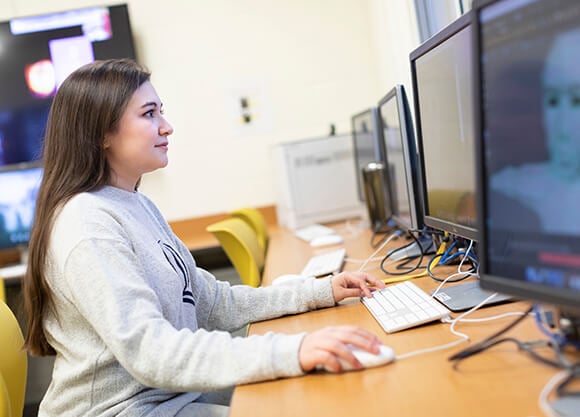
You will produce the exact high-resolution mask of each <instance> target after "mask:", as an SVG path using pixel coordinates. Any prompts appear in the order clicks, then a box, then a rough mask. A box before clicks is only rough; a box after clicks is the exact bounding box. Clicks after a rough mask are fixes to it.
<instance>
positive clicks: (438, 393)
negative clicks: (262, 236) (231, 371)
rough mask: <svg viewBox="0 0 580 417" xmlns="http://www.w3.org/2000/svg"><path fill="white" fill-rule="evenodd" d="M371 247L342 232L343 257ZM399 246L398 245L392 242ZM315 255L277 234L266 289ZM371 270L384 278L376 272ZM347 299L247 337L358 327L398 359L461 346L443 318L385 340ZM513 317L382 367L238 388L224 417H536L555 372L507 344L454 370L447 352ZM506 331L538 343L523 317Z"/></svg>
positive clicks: (256, 328) (472, 327) (520, 307)
mask: <svg viewBox="0 0 580 417" xmlns="http://www.w3.org/2000/svg"><path fill="white" fill-rule="evenodd" d="M369 242H370V234H369V233H368V232H363V233H361V234H360V235H359V236H356V237H354V238H349V237H348V236H345V247H346V249H347V254H348V256H349V257H350V258H360V259H365V258H366V256H368V255H369V254H370V253H372V252H373V250H372V249H371V247H370V244H369ZM401 245H402V242H401V241H399V242H398V243H395V246H401ZM312 253H313V250H312V248H311V247H310V246H309V245H308V244H306V243H304V242H302V241H300V240H299V239H297V238H296V237H294V236H293V235H292V233H291V232H289V231H286V230H284V229H277V230H273V231H272V232H271V238H270V246H269V250H268V257H267V266H266V270H265V276H264V283H265V285H267V284H268V283H269V282H271V280H272V279H273V277H276V276H277V275H279V274H282V273H288V272H297V271H298V270H300V267H301V266H302V265H304V262H305V260H306V259H307V258H308V257H309V256H311V254H312ZM357 267H358V265H357V264H353V263H347V264H346V265H345V269H351V270H355V269H357ZM371 272H372V273H373V274H375V275H376V276H381V277H383V276H384V274H383V273H382V272H381V271H380V270H379V269H376V270H375V271H374V272H373V271H371ZM442 275H443V273H442ZM414 282H415V283H417V284H418V285H419V286H421V287H422V288H424V289H432V288H435V287H436V283H435V282H434V281H433V280H431V279H430V278H419V279H415V280H414ZM345 301H346V302H344V303H343V304H341V305H340V306H337V307H334V308H329V309H323V310H317V311H313V312H309V313H306V314H300V315H296V316H289V317H283V318H280V319H275V320H269V321H265V322H261V323H256V324H252V325H251V327H250V334H263V333H265V332H266V331H276V332H286V333H294V332H301V331H305V330H306V331H310V330H315V329H319V328H321V327H324V326H327V325H337V324H356V325H359V326H362V327H364V328H366V329H368V330H370V331H372V332H374V333H375V334H377V335H379V336H380V337H381V339H382V340H383V341H384V343H385V344H388V345H390V346H391V347H393V349H394V350H395V352H396V353H397V354H403V353H407V352H411V351H415V350H417V349H421V348H428V347H435V346H438V345H442V344H445V343H449V342H451V341H454V340H457V337H456V336H454V335H453V334H451V332H450V331H449V327H450V326H449V324H443V323H440V322H436V323H433V324H429V325H425V326H421V327H418V328H414V329H408V330H404V331H401V332H398V333H393V334H387V333H385V332H384V331H383V330H382V329H381V328H380V327H379V325H378V324H377V323H376V322H375V320H374V319H373V318H372V316H371V315H370V313H369V312H368V311H367V310H366V308H365V307H364V306H363V305H362V304H361V303H360V302H359V300H358V299H352V300H345ZM527 307H528V304H527V303H524V302H517V303H510V304H504V305H501V306H496V307H488V308H484V309H481V310H480V311H477V312H475V313H473V314H472V315H471V316H473V317H489V316H492V315H495V314H498V313H501V312H507V311H521V312H523V311H525V310H526V309H527ZM455 316H456V315H454V317H455ZM471 316H470V317H471ZM512 320H514V317H513V316H512V317H508V318H503V319H498V320H494V321H489V322H483V323H477V324H476V323H460V324H458V325H457V326H456V330H458V331H460V332H464V333H466V334H468V335H469V336H470V337H471V341H470V342H464V343H461V344H459V345H457V346H455V347H452V348H449V349H445V350H441V351H437V352H432V353H427V354H422V355H418V356H414V357H409V358H407V359H401V360H400V361H396V362H394V363H391V364H388V365H385V366H383V367H379V368H374V369H367V370H363V371H357V372H347V373H343V374H326V373H312V374H308V375H306V376H304V377H299V378H288V379H280V380H276V381H270V382H262V383H255V384H249V385H243V386H239V387H237V388H236V389H235V391H234V396H233V399H232V403H231V412H230V416H231V417H247V416H252V417H259V416H333V417H337V416H348V417H353V416H381V417H384V416H430V417H438V416H441V417H443V416H445V417H451V416H457V417H468V416H469V417H479V416H481V417H490V416H522V417H528V416H542V415H543V413H542V412H541V410H540V408H539V406H538V396H539V394H540V392H541V390H542V388H543V387H544V385H545V384H546V383H547V382H548V380H549V379H550V378H551V377H552V376H553V375H554V374H555V373H556V371H555V370H554V369H552V368H549V367H548V366H545V365H542V364H539V363H538V362H536V361H534V360H532V359H531V358H529V357H528V356H527V355H526V354H525V353H522V352H519V351H518V350H517V349H516V347H515V345H513V344H507V343H506V344H501V345H499V346H497V347H494V348H492V349H489V350H487V351H485V352H482V353H480V354H478V355H475V356H473V357H471V358H468V359H466V360H464V361H463V362H461V364H460V365H459V367H458V368H457V369H456V370H455V369H454V368H453V366H452V364H451V363H450V362H449V361H448V360H447V358H448V357H449V356H450V355H451V354H452V353H454V352H457V351H459V350H461V349H464V348H465V347H467V346H469V344H470V343H472V342H476V341H479V340H481V339H483V338H485V337H487V336H489V335H491V334H492V333H494V332H495V331H497V330H499V329H500V328H503V327H504V326H506V325H507V324H508V323H510V322H511V321H512ZM507 335H513V336H515V337H517V338H519V339H521V340H525V341H529V340H537V339H542V338H543V336H542V334H541V333H540V331H539V330H538V329H537V327H536V325H535V324H534V322H533V319H532V318H527V319H525V320H524V321H523V322H522V323H520V324H519V325H518V326H516V328H514V329H512V331H510V332H509V333H507Z"/></svg>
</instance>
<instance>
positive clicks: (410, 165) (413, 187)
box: [377, 84, 423, 231]
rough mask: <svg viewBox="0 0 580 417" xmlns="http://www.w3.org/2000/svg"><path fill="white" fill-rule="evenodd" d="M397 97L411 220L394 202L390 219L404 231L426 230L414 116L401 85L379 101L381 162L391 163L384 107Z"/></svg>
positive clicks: (396, 86) (386, 164)
mask: <svg viewBox="0 0 580 417" xmlns="http://www.w3.org/2000/svg"><path fill="white" fill-rule="evenodd" d="M393 99H394V100H395V102H396V104H397V113H398V117H399V126H400V129H401V145H402V149H403V163H404V167H405V176H406V178H405V185H406V187H407V194H408V197H409V211H410V217H411V223H410V224H409V223H408V221H407V219H405V218H403V217H401V216H400V215H399V208H398V207H397V204H396V203H395V202H393V203H392V206H393V215H392V216H391V219H392V220H393V221H394V222H395V224H396V225H397V226H398V227H399V228H400V229H401V230H404V231H419V230H422V229H423V204H422V202H421V185H420V180H421V178H420V175H418V174H419V170H418V156H417V148H416V143H415V134H414V129H413V119H412V117H411V109H410V107H409V103H408V100H407V95H406V93H405V87H404V86H403V85H402V84H397V85H395V86H394V87H393V88H392V89H391V90H390V91H389V92H388V93H387V94H386V95H385V96H384V97H383V98H381V99H380V100H379V102H378V104H377V113H378V118H379V124H380V129H381V131H382V134H381V136H382V137H383V142H382V146H381V150H382V152H383V154H382V157H381V158H382V161H383V163H385V166H389V164H388V161H389V158H388V149H387V146H386V144H385V139H384V138H385V135H384V127H383V125H382V124H383V118H382V114H381V107H382V106H383V105H385V104H386V103H388V102H389V101H391V100H393Z"/></svg>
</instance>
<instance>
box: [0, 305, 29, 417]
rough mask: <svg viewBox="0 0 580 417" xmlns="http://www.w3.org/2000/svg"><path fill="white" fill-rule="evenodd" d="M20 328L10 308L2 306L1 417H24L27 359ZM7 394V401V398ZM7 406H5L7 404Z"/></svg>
mask: <svg viewBox="0 0 580 417" xmlns="http://www.w3.org/2000/svg"><path fill="white" fill-rule="evenodd" d="M23 345H24V338H23V337H22V331H21V330H20V325H19V324H18V321H17V320H16V317H15V316H14V314H13V313H12V311H11V310H10V308H9V307H8V306H7V305H6V303H4V302H0V377H1V379H2V381H0V385H4V384H5V387H4V388H2V387H0V390H2V391H3V393H0V397H2V400H0V417H22V412H23V410H24V393H25V391H26V372H27V368H28V358H27V356H26V351H25V350H24V349H23ZM4 394H7V399H6V398H4V397H5V395H4ZM6 400H7V404H3V402H6Z"/></svg>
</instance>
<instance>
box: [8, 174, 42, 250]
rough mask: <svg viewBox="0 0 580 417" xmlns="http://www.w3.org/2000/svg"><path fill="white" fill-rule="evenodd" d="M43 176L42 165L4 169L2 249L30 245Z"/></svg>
mask: <svg viewBox="0 0 580 417" xmlns="http://www.w3.org/2000/svg"><path fill="white" fill-rule="evenodd" d="M41 179H42V168H41V167H27V168H24V169H18V170H10V171H0V250H2V249H9V248H14V247H18V246H19V245H23V246H26V245H27V244H28V240H29V238H30V228H31V227H32V221H33V219H34V208H35V205H36V196H37V194H38V188H39V187H40V181H41Z"/></svg>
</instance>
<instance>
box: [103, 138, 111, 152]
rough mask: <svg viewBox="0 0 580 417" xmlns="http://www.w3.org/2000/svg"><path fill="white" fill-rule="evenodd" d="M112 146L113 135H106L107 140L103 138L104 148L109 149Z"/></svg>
mask: <svg viewBox="0 0 580 417" xmlns="http://www.w3.org/2000/svg"><path fill="white" fill-rule="evenodd" d="M110 147H111V136H110V135H105V140H103V149H109V148H110Z"/></svg>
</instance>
